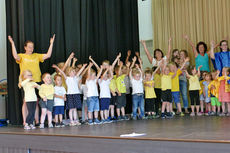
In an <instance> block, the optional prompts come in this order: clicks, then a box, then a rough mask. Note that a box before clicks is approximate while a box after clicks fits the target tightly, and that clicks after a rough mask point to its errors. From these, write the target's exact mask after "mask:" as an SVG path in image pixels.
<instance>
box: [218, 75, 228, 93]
mask: <svg viewBox="0 0 230 153" xmlns="http://www.w3.org/2000/svg"><path fill="white" fill-rule="evenodd" d="M229 79H230V77H228V76H227V77H226V79H225V76H221V77H218V78H217V80H218V81H219V83H220V81H222V80H225V92H230V89H229V84H228V80H229Z"/></svg>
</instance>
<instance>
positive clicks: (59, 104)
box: [53, 74, 66, 127]
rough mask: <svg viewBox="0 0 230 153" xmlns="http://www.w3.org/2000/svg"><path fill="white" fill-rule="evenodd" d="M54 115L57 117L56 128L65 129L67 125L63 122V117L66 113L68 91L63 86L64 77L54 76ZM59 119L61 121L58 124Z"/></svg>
mask: <svg viewBox="0 0 230 153" xmlns="http://www.w3.org/2000/svg"><path fill="white" fill-rule="evenodd" d="M54 82H55V87H54V112H53V113H54V115H55V127H65V124H64V123H63V122H62V119H63V115H64V112H65V109H64V106H65V103H64V101H66V90H65V88H64V87H63V86H62V76H61V75H59V74H56V75H55V76H54ZM58 118H59V121H60V122H58Z"/></svg>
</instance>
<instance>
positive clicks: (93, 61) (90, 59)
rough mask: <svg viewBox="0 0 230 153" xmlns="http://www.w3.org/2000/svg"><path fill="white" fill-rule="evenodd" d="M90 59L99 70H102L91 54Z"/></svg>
mask: <svg viewBox="0 0 230 153" xmlns="http://www.w3.org/2000/svg"><path fill="white" fill-rule="evenodd" d="M89 60H90V61H91V62H92V63H93V65H94V66H95V67H96V69H97V71H100V67H99V66H98V65H97V63H96V62H95V61H94V60H93V58H92V57H91V56H89Z"/></svg>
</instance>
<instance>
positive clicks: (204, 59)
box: [195, 53, 210, 72]
mask: <svg viewBox="0 0 230 153" xmlns="http://www.w3.org/2000/svg"><path fill="white" fill-rule="evenodd" d="M195 62H196V69H198V67H199V66H201V65H202V67H201V68H200V70H201V71H207V72H210V68H209V57H208V54H207V53H205V54H204V56H202V55H200V54H198V55H197V57H196V58H195Z"/></svg>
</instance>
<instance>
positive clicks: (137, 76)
mask: <svg viewBox="0 0 230 153" xmlns="http://www.w3.org/2000/svg"><path fill="white" fill-rule="evenodd" d="M133 78H134V79H135V80H140V79H141V74H140V73H136V74H133Z"/></svg>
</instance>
